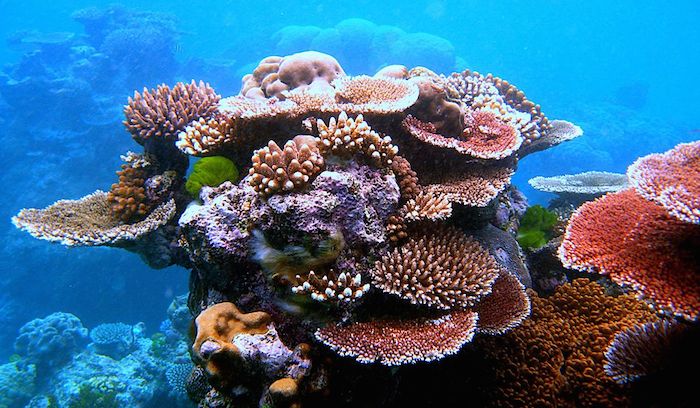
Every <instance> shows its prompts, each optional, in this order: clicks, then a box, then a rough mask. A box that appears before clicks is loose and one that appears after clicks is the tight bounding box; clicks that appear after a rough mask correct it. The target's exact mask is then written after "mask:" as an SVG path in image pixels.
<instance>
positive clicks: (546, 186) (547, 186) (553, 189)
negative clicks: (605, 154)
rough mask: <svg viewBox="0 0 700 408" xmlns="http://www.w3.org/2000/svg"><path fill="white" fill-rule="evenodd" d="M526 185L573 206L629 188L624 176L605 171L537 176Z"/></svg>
mask: <svg viewBox="0 0 700 408" xmlns="http://www.w3.org/2000/svg"><path fill="white" fill-rule="evenodd" d="M528 183H529V184H530V185H531V186H532V188H534V189H535V190H539V191H544V192H547V193H555V194H556V195H557V196H558V198H559V199H560V200H562V201H564V202H566V203H570V204H572V205H574V206H579V205H581V204H582V203H583V202H585V201H590V200H593V199H594V198H598V197H600V196H602V195H603V194H605V193H611V192H616V191H620V190H622V189H625V188H627V187H628V186H629V182H628V181H627V176H626V175H625V174H617V173H610V172H606V171H587V172H584V173H579V174H566V175H563V176H555V177H542V176H538V177H534V178H531V179H530V180H528Z"/></svg>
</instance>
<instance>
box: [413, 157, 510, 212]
mask: <svg viewBox="0 0 700 408" xmlns="http://www.w3.org/2000/svg"><path fill="white" fill-rule="evenodd" d="M512 175H513V170H512V169H510V168H507V167H498V166H494V167H487V166H479V167H478V170H477V169H476V168H475V169H474V172H473V173H472V172H469V173H467V174H465V175H462V176H453V177H452V178H451V179H447V180H445V181H443V182H441V183H437V184H430V185H427V186H426V187H425V190H426V191H429V192H432V193H435V194H440V195H444V196H445V197H446V198H447V199H448V200H449V201H450V202H453V203H457V204H462V205H467V206H471V207H485V206H486V205H487V204H488V203H489V202H491V200H493V199H494V198H496V197H497V196H498V194H499V193H501V192H502V191H503V190H505V189H506V187H508V185H509V184H510V178H511V176H512Z"/></svg>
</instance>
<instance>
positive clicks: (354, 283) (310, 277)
mask: <svg viewBox="0 0 700 408" xmlns="http://www.w3.org/2000/svg"><path fill="white" fill-rule="evenodd" d="M369 288H370V285H369V283H364V284H363V283H362V275H360V274H359V273H358V274H356V275H355V276H351V275H349V274H346V273H345V272H341V273H340V274H338V273H336V272H335V271H333V270H330V271H329V272H327V273H325V274H320V275H317V274H316V272H314V271H310V272H309V273H308V274H307V275H306V276H300V275H296V282H295V283H294V286H293V287H292V292H293V293H295V294H308V295H309V296H310V297H311V299H313V300H316V301H319V302H325V301H336V302H351V301H353V300H356V299H359V298H361V297H362V296H363V295H364V294H365V293H367V291H369Z"/></svg>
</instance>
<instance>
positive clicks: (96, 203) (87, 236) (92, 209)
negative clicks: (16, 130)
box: [12, 191, 176, 246]
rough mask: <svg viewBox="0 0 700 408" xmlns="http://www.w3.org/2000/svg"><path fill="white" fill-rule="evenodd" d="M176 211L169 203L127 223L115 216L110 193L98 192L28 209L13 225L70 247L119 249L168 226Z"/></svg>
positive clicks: (37, 236) (15, 218)
mask: <svg viewBox="0 0 700 408" xmlns="http://www.w3.org/2000/svg"><path fill="white" fill-rule="evenodd" d="M175 210H176V209H175V201H174V200H169V201H167V202H164V203H163V204H161V205H159V206H158V207H156V208H155V209H154V210H153V211H151V212H150V213H149V214H148V216H146V218H145V219H143V220H142V221H138V222H136V223H133V224H124V223H123V222H122V221H121V220H120V219H118V218H116V217H115V216H114V214H113V212H112V206H111V204H110V202H109V200H108V199H107V193H104V192H102V191H96V192H94V193H92V194H90V195H87V196H85V197H83V198H81V199H79V200H59V201H57V202H55V203H54V204H52V205H50V206H48V207H47V208H44V209H35V208H25V209H23V210H22V211H20V212H19V214H17V216H15V217H13V218H12V222H13V223H14V224H15V226H16V227H17V228H20V229H23V230H25V231H27V232H28V233H30V234H31V235H32V236H34V237H36V238H39V239H45V240H47V241H53V242H60V243H61V244H63V245H67V246H97V245H110V246H116V245H121V244H124V243H126V242H128V241H133V240H136V239H138V238H139V237H142V236H144V235H145V234H148V233H149V232H152V231H155V230H156V229H157V228H158V227H160V226H162V225H165V224H166V223H167V222H168V221H170V219H171V218H172V217H173V216H174V215H175Z"/></svg>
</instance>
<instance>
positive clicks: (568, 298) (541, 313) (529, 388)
mask: <svg viewBox="0 0 700 408" xmlns="http://www.w3.org/2000/svg"><path fill="white" fill-rule="evenodd" d="M531 299H532V316H531V317H530V319H528V320H526V321H525V322H524V323H523V324H522V326H520V327H518V328H515V329H513V330H511V331H510V332H509V333H507V334H506V335H504V336H502V337H491V338H484V339H483V341H482V345H483V347H484V348H483V350H484V352H485V353H486V356H487V361H489V362H490V363H489V364H492V365H493V366H494V368H495V370H496V384H495V388H494V389H490V390H489V391H488V392H489V396H490V398H491V405H493V406H551V407H554V406H576V407H594V406H625V405H626V404H628V403H629V400H628V399H627V398H628V397H627V395H626V394H625V392H624V389H623V388H622V387H620V386H618V385H616V384H615V383H614V382H613V381H612V380H611V379H610V378H609V377H608V376H607V375H606V374H605V370H604V364H605V362H604V356H603V354H604V352H605V350H606V349H607V347H608V344H609V343H610V341H611V340H612V339H613V337H614V336H615V334H616V333H617V332H619V331H621V330H625V329H628V328H631V327H634V326H635V325H637V324H643V323H647V322H651V321H655V320H656V318H655V316H654V314H653V312H651V311H650V310H649V309H648V308H647V307H646V305H645V304H644V303H642V302H639V301H637V300H635V299H634V297H633V296H631V295H620V296H617V297H614V296H610V295H606V294H605V291H604V289H603V287H602V286H600V285H599V284H597V283H595V282H590V281H588V280H587V279H577V280H575V281H573V282H572V283H570V284H565V285H563V286H561V287H559V288H558V289H557V291H556V293H555V294H554V295H552V296H550V297H548V298H540V297H538V296H532V297H531Z"/></svg>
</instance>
